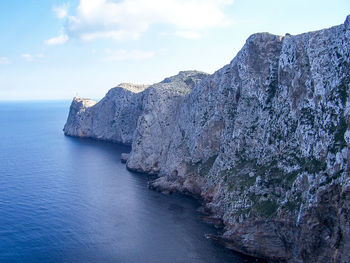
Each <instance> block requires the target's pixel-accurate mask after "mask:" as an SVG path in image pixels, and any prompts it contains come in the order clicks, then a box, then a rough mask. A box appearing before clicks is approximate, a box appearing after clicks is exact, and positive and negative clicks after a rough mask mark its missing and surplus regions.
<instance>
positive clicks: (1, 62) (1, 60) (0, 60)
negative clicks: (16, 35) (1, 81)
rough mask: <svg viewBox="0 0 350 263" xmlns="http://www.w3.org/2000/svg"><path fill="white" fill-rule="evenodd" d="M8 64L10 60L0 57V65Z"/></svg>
mask: <svg viewBox="0 0 350 263" xmlns="http://www.w3.org/2000/svg"><path fill="white" fill-rule="evenodd" d="M6 64H10V60H9V59H8V58H7V57H0V65H6Z"/></svg>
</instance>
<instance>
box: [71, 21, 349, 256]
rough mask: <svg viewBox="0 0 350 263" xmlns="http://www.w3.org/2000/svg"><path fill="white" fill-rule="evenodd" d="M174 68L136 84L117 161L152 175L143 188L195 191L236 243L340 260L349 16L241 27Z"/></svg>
mask: <svg viewBox="0 0 350 263" xmlns="http://www.w3.org/2000/svg"><path fill="white" fill-rule="evenodd" d="M180 75H181V73H180ZM180 75H179V76H175V77H173V78H169V79H166V80H164V81H163V82H161V83H159V84H155V85H153V86H151V87H149V88H148V89H146V90H145V91H144V92H142V96H143V97H142V99H140V103H141V105H142V106H141V107H140V111H139V113H138V115H137V116H138V118H137V123H134V124H133V125H131V126H132V127H133V128H134V130H135V132H134V133H133V136H132V137H131V139H130V141H132V150H131V153H130V156H129V157H128V160H127V167H128V168H129V169H131V170H135V171H141V172H147V173H150V174H157V175H158V176H159V178H158V179H156V180H155V181H154V182H153V183H152V185H151V187H152V188H156V189H159V190H161V191H165V190H167V191H180V192H183V193H191V194H193V195H198V196H201V197H202V198H203V200H204V201H205V204H206V207H205V210H207V211H208V210H210V211H211V212H212V213H213V214H214V215H215V216H217V217H219V218H221V219H222V220H223V222H224V225H225V232H224V234H223V235H222V236H220V237H219V239H220V240H221V241H222V242H223V243H225V244H226V246H228V247H230V248H232V249H234V250H236V251H240V252H242V253H245V254H248V255H253V256H257V257H261V258H267V259H272V260H278V261H289V262H349V261H350V255H349V253H348V251H349V246H350V223H349V222H350V220H349V219H350V211H349V206H350V176H349V165H350V164H349V158H350V151H349V147H350V117H349V115H350V96H349V86H350V18H349V17H348V18H347V19H346V21H345V23H344V24H343V25H339V26H336V27H332V28H330V29H324V30H320V31H315V32H310V33H306V34H301V35H297V36H291V35H289V34H288V35H286V36H284V37H282V36H275V35H271V34H268V33H259V34H255V35H252V36H251V37H249V38H248V40H247V42H246V44H245V45H244V47H243V48H242V50H241V51H240V52H239V53H238V54H237V56H236V57H235V58H234V59H233V60H232V61H231V63H230V64H229V65H226V66H224V67H223V68H222V69H220V70H218V71H217V72H215V73H214V74H213V75H211V76H208V77H198V78H196V79H195V80H193V78H192V77H191V80H189V79H187V77H184V76H182V77H181V76H180ZM192 81H193V82H192ZM188 84H191V85H188ZM191 88H192V89H191ZM107 96H108V95H107ZM74 104H75V102H73V104H72V107H73V105H74ZM96 105H97V104H96ZM94 107H96V106H92V107H90V108H94ZM88 109H89V108H87V109H85V107H84V106H79V107H78V109H76V107H73V109H72V108H71V114H72V116H69V119H70V118H71V120H73V121H74V120H75V117H74V116H80V117H79V120H84V121H85V119H89V111H88ZM85 112H86V113H85ZM71 114H70V115H71ZM95 114H98V113H97V112H96V113H95ZM69 119H68V122H69ZM87 123H88V124H89V123H91V121H88V122H87ZM88 124H87V126H88ZM103 124H104V125H105V124H106V123H103ZM127 125H129V124H127ZM90 127H93V125H92V126H90ZM100 129H101V130H104V131H108V130H109V129H110V127H109V126H108V127H107V126H102V127H100ZM114 129H115V130H118V129H121V127H119V126H118V127H114ZM79 131H80V130H79V129H74V132H75V133H74V135H78V136H79ZM84 136H85V135H84Z"/></svg>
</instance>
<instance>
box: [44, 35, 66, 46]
mask: <svg viewBox="0 0 350 263" xmlns="http://www.w3.org/2000/svg"><path fill="white" fill-rule="evenodd" d="M68 39H69V37H68V36H67V35H66V34H64V33H62V34H60V35H59V36H57V37H52V38H50V39H48V40H45V44H46V45H49V46H52V45H61V44H64V43H66V42H67V41H68Z"/></svg>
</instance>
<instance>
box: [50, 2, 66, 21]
mask: <svg viewBox="0 0 350 263" xmlns="http://www.w3.org/2000/svg"><path fill="white" fill-rule="evenodd" d="M68 7H69V5H68V3H65V4H63V5H61V6H54V7H53V8H52V11H53V12H54V13H55V14H56V16H57V17H58V18H60V19H62V18H65V17H67V15H68Z"/></svg>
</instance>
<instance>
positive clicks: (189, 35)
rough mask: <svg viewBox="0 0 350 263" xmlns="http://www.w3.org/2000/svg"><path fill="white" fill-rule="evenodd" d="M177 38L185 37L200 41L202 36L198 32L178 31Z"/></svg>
mask: <svg viewBox="0 0 350 263" xmlns="http://www.w3.org/2000/svg"><path fill="white" fill-rule="evenodd" d="M175 35H176V36H179V37H183V38H188V39H198V38H200V37H201V34H200V33H199V32H197V31H190V30H188V31H186V30H182V31H180V30H179V31H176V32H175Z"/></svg>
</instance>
